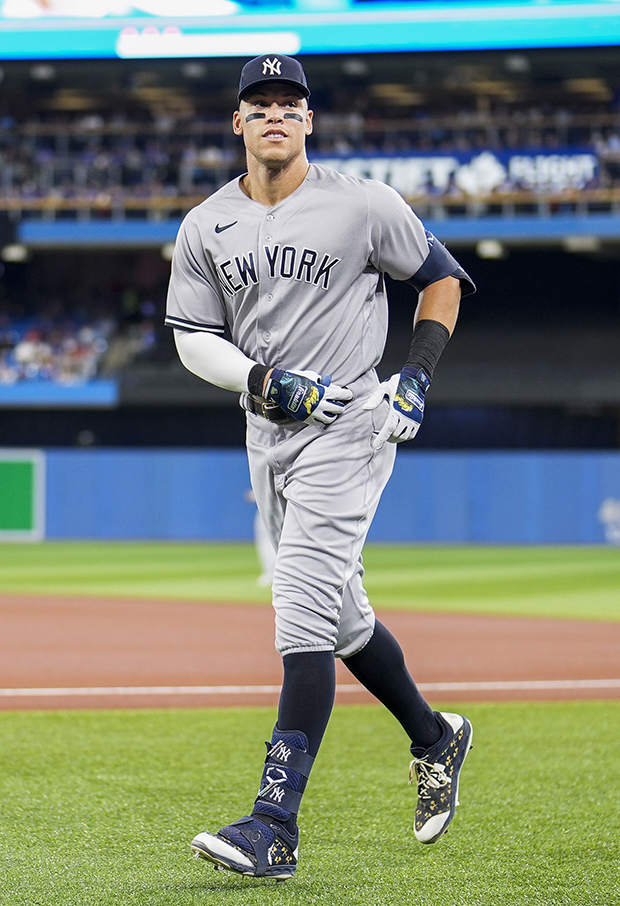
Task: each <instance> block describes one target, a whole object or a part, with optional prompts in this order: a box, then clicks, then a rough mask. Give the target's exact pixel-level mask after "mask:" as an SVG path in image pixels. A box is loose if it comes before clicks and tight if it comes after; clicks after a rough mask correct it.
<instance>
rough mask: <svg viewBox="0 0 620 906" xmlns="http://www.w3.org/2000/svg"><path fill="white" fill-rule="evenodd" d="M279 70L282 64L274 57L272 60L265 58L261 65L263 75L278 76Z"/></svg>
mask: <svg viewBox="0 0 620 906" xmlns="http://www.w3.org/2000/svg"><path fill="white" fill-rule="evenodd" d="M281 69H282V63H281V62H280V60H278V58H277V57H274V58H273V60H270V59H269V57H267V59H266V60H265V62H264V63H263V75H280V70H281Z"/></svg>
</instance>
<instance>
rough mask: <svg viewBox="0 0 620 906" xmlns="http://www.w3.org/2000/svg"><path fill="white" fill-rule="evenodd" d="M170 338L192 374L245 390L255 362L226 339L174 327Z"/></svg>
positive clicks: (229, 388) (229, 387)
mask: <svg viewBox="0 0 620 906" xmlns="http://www.w3.org/2000/svg"><path fill="white" fill-rule="evenodd" d="M174 339H175V342H176V347H177V351H178V353H179V358H180V359H181V361H182V362H183V364H184V365H185V367H186V368H187V370H188V371H191V372H192V374H196V375H198V377H200V378H202V379H203V381H208V382H209V383H210V384H215V385H216V387H223V388H224V389H225V390H234V391H236V392H237V393H244V392H245V391H247V389H248V375H249V373H250V371H251V369H252V368H253V366H254V365H255V364H256V363H255V362H253V361H252V359H249V358H248V357H247V356H246V355H244V354H243V353H242V352H241V350H240V349H238V348H237V347H236V346H234V345H233V344H232V343H229V342H228V340H224V339H223V338H222V337H218V336H217V335H216V334H213V333H207V332H205V331H186V330H175V332H174Z"/></svg>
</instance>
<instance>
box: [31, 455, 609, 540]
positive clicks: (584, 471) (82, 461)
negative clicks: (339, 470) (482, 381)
mask: <svg viewBox="0 0 620 906" xmlns="http://www.w3.org/2000/svg"><path fill="white" fill-rule="evenodd" d="M46 465H47V468H46V472H47V479H46V531H45V534H46V537H47V538H50V539H54V538H57V539H60V538H67V539H68V538H77V539H136V540H137V539H171V540H172V539H176V540H183V539H186V540H202V539H204V540H249V539H251V538H252V531H253V517H254V507H253V505H252V504H250V503H248V501H247V499H246V492H247V491H248V489H249V487H250V481H249V475H248V467H247V461H246V457H245V452H244V451H243V450H190V451H187V450H178V451H169V450H166V451H161V450H140V451H134V450H105V449H103V450H48V451H46ZM610 499H611V500H613V501H614V502H615V501H620V453H568V452H567V453H562V452H561V453H557V452H553V453H551V452H549V453H540V452H536V453H529V452H525V453H512V452H505V453H502V452H499V453H497V452H490V453H480V452H471V453H470V452H458V453H451V452H441V453H433V452H415V451H406V450H401V451H399V453H398V456H397V460H396V466H395V470H394V473H393V475H392V478H391V479H390V482H389V484H388V486H387V488H386V490H385V492H384V495H383V499H382V501H381V504H380V506H379V509H378V511H377V515H376V517H375V521H374V523H373V526H372V529H371V533H370V536H369V538H370V540H373V541H384V542H426V543H490V544H563V543H568V544H603V543H605V540H606V536H605V526H604V525H603V524H602V522H601V521H600V513H601V506H602V504H603V502H604V501H606V500H608V501H609V500H610Z"/></svg>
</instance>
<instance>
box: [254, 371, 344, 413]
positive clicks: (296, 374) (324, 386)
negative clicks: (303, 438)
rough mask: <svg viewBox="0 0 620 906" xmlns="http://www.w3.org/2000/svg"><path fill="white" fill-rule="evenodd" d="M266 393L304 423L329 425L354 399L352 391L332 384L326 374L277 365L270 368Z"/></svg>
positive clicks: (267, 396)
mask: <svg viewBox="0 0 620 906" xmlns="http://www.w3.org/2000/svg"><path fill="white" fill-rule="evenodd" d="M265 396H266V398H267V399H269V400H271V401H272V402H277V404H278V405H279V406H280V408H281V409H283V410H284V412H286V414H287V415H289V416H291V418H295V419H297V421H300V422H303V423H304V424H306V425H331V424H332V423H333V422H334V421H335V420H336V419H337V418H338V416H339V415H342V412H343V409H344V406H345V403H348V402H349V401H350V400H352V399H353V394H352V393H351V391H350V390H346V389H345V388H344V387H340V386H339V385H338V384H332V382H331V377H330V376H329V375H326V376H325V377H322V376H321V375H320V374H318V373H317V372H316V371H282V370H280V369H279V368H274V369H273V371H272V372H271V375H270V377H269V382H268V385H267V390H266V392H265Z"/></svg>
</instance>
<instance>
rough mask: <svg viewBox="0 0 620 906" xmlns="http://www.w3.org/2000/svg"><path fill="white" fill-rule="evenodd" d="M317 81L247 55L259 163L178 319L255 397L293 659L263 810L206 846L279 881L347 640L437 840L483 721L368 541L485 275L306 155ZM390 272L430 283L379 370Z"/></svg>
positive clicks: (197, 218) (418, 821)
mask: <svg viewBox="0 0 620 906" xmlns="http://www.w3.org/2000/svg"><path fill="white" fill-rule="evenodd" d="M309 95H310V92H309V90H308V85H307V82H306V76H305V73H304V71H303V68H302V66H301V64H300V63H299V62H298V61H297V60H295V59H292V58H290V57H286V56H282V55H266V56H261V57H258V58H256V59H254V60H251V61H250V62H249V63H247V64H246V65H245V66H244V67H243V70H242V72H241V80H240V85H239V96H238V99H239V103H238V110H236V111H235V113H234V114H233V122H232V127H233V131H234V133H235V134H236V135H239V136H241V137H242V139H243V142H244V144H245V149H246V154H247V168H248V170H247V173H245V174H244V175H243V176H241V177H240V178H238V179H234V180H233V181H232V182H230V183H228V184H227V185H225V186H224V187H223V188H221V189H220V190H219V191H217V192H216V193H215V194H214V195H212V196H211V197H210V198H208V199H207V200H206V201H204V202H203V203H202V204H200V205H198V206H197V207H196V208H194V209H193V210H192V211H190V213H189V214H188V215H187V217H186V218H185V220H184V222H183V224H182V226H181V229H180V232H179V236H178V241H177V243H176V248H175V253H174V260H173V264H172V276H171V280H170V288H169V295H168V306H167V317H166V323H167V324H168V325H169V326H170V327H172V328H174V331H175V339H176V344H177V349H178V352H179V356H180V358H181V361H182V362H183V364H184V365H185V366H186V367H187V368H188V369H189V370H190V371H192V372H193V373H194V374H197V375H199V376H200V377H201V378H203V379H204V380H206V381H209V382H211V383H213V384H216V385H217V386H219V387H224V388H227V389H229V390H233V391H236V392H238V393H240V394H241V398H240V399H241V405H242V407H243V408H244V409H245V410H247V450H248V459H249V465H250V475H251V480H252V487H253V488H254V493H255V495H256V500H257V503H258V507H259V510H260V513H261V515H262V517H263V520H264V522H265V525H266V527H267V530H268V532H269V534H270V537H271V540H272V543H273V546H274V548H276V550H277V556H276V564H275V571H274V577H273V606H274V609H275V623H276V648H277V650H278V651H279V652H280V654H281V655H282V661H283V669H284V676H283V685H282V692H281V696H280V702H279V707H278V717H277V723H276V726H275V727H274V729H273V735H272V738H271V741H270V742H269V743H267V756H266V759H265V763H264V768H263V772H262V777H261V780H260V785H259V790H258V794H257V797H256V800H255V802H254V806H253V808H252V809H251V811H250V814H249V815H247V816H245V817H243V818H241V819H239V820H236V821H232V822H231V824H229V825H227V826H226V827H223V828H221V829H220V830H219V831H217V832H215V833H207V832H203V833H199V834H198V835H197V836H196V837H195V838H194V840H193V841H192V844H191V846H192V849H193V850H194V852H195V853H196V855H197V856H199V857H203V858H206V859H208V860H210V861H211V862H213V863H214V864H215V866H216V867H217V868H223V869H229V870H232V871H235V872H238V873H239V874H242V875H246V876H251V877H271V878H275V879H278V880H282V879H285V878H289V877H291V876H292V875H293V874H294V872H295V869H296V867H297V858H298V839H299V837H298V828H297V813H298V811H299V807H300V803H301V800H302V796H303V793H304V790H305V787H306V783H307V781H308V777H309V776H310V772H311V769H312V764H313V762H314V759H315V757H316V754H317V752H318V749H319V746H320V744H321V739H322V737H323V733H324V731H325V727H326V725H327V722H328V720H329V717H330V713H331V710H332V705H333V700H334V691H335V665H334V657H335V656H336V657H340V658H342V659H343V660H344V663H345V664H346V666H347V667H348V668H349V670H350V671H351V672H352V673H353V675H354V676H355V677H357V679H358V680H359V681H360V682H361V683H362V684H363V685H364V686H365V687H366V688H367V689H368V690H369V691H370V692H371V693H372V694H373V695H375V696H376V697H377V698H378V699H379V700H380V701H381V702H382V703H383V704H384V705H385V706H386V707H387V708H388V709H389V710H390V711H391V712H392V713H393V714H394V716H395V717H396V719H397V720H398V721H399V722H400V723H401V724H402V726H403V728H404V729H405V731H406V733H407V734H408V736H409V738H410V739H411V753H412V756H413V760H412V762H411V767H410V780H411V781H412V782H414V783H415V784H417V806H416V810H415V818H414V833H415V837H416V838H417V839H418V840H419V841H420V842H422V843H434V842H435V841H436V840H438V839H439V838H440V837H441V835H442V834H443V833H445V831H446V830H447V828H448V825H449V824H450V822H451V820H452V818H453V817H454V812H455V808H456V806H457V804H458V786H459V774H460V771H461V768H462V766H463V761H464V759H465V756H466V755H467V752H468V750H469V748H470V746H471V739H472V728H471V725H470V723H469V721H468V720H467V719H466V718H465V717H462V716H461V715H458V714H448V713H438V712H435V711H433V710H432V709H431V708H430V707H429V705H428V704H427V702H426V701H425V700H424V699H423V698H422V696H421V695H420V693H419V691H418V689H417V687H416V685H415V683H414V681H413V680H412V678H411V676H410V675H409V673H408V671H407V668H406V666H405V662H404V658H403V654H402V651H401V649H400V646H399V644H398V642H397V641H396V639H395V638H394V637H393V636H392V635H391V634H390V632H389V631H388V630H387V629H386V628H385V626H383V625H382V624H381V623H380V622H379V621H378V620H376V618H375V615H374V613H373V610H372V608H371V606H370V604H369V601H368V598H367V595H366V592H365V590H364V586H363V583H362V576H363V566H362V548H363V546H364V540H365V538H366V535H367V532H368V529H369V526H370V523H371V521H372V518H373V515H374V513H375V510H376V507H377V504H378V503H379V498H380V496H381V493H382V491H383V488H384V487H385V484H386V482H387V480H388V478H389V476H390V473H391V471H392V467H393V463H394V457H395V454H396V444H397V443H399V442H401V441H405V440H409V439H410V438H413V437H414V436H415V434H416V432H417V431H418V429H419V427H420V424H421V422H422V416H423V413H424V405H425V395H426V393H427V391H428V390H429V387H430V386H431V381H432V379H433V371H434V368H435V365H436V364H437V360H438V359H439V357H440V355H441V353H442V350H443V348H444V347H445V345H446V343H447V341H448V339H449V337H450V334H451V332H452V330H453V328H454V325H455V322H456V318H457V313H458V308H459V302H460V298H461V294H462V293H469V292H473V291H474V290H475V287H474V286H473V283H472V281H471V280H470V278H469V277H468V276H467V274H466V273H465V272H464V270H463V269H462V268H461V267H460V266H459V264H458V263H457V262H456V261H455V260H454V258H453V257H452V255H451V254H450V253H449V252H448V251H447V250H446V249H445V248H444V246H443V245H442V244H441V243H440V242H438V241H437V240H436V239H435V238H434V237H433V236H432V235H431V234H430V233H428V232H427V231H426V230H425V229H424V227H423V225H422V223H421V222H420V221H419V220H418V218H417V217H416V216H415V214H414V213H413V212H412V211H411V209H410V208H409V207H408V205H407V204H405V202H404V201H403V200H402V198H401V197H400V196H399V195H398V194H397V193H396V192H395V191H394V190H393V189H391V188H389V187H388V186H386V185H384V184H383V183H380V182H377V181H375V180H365V179H355V178H352V177H348V176H343V175H341V174H339V173H338V172H336V171H335V170H332V169H330V168H327V167H322V166H319V165H315V164H312V165H310V164H309V163H308V159H307V156H306V148H305V142H306V136H308V135H309V134H310V133H311V132H312V117H313V114H312V111H311V110H309V108H308V98H309ZM386 274H389V275H390V276H391V277H393V278H395V279H397V280H404V281H407V282H408V283H410V284H411V285H412V287H413V290H415V291H417V293H418V294H419V298H418V303H417V308H416V311H415V317H414V329H413V338H412V343H411V350H410V353H409V356H408V358H407V361H406V362H405V364H404V365H403V368H402V370H401V371H400V373H399V374H395V375H393V376H392V377H391V378H390V379H389V380H387V381H384V382H383V383H381V384H380V383H379V380H378V378H377V375H376V372H375V366H376V365H377V363H378V362H379V361H380V359H381V356H382V353H383V350H384V346H385V340H386V333H387V325H388V303H387V295H386V286H385V275H386ZM226 325H227V326H228V328H229V330H230V335H231V341H229V340H227V339H225V338H224V337H223V336H222V334H223V333H224V329H225V326H226Z"/></svg>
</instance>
